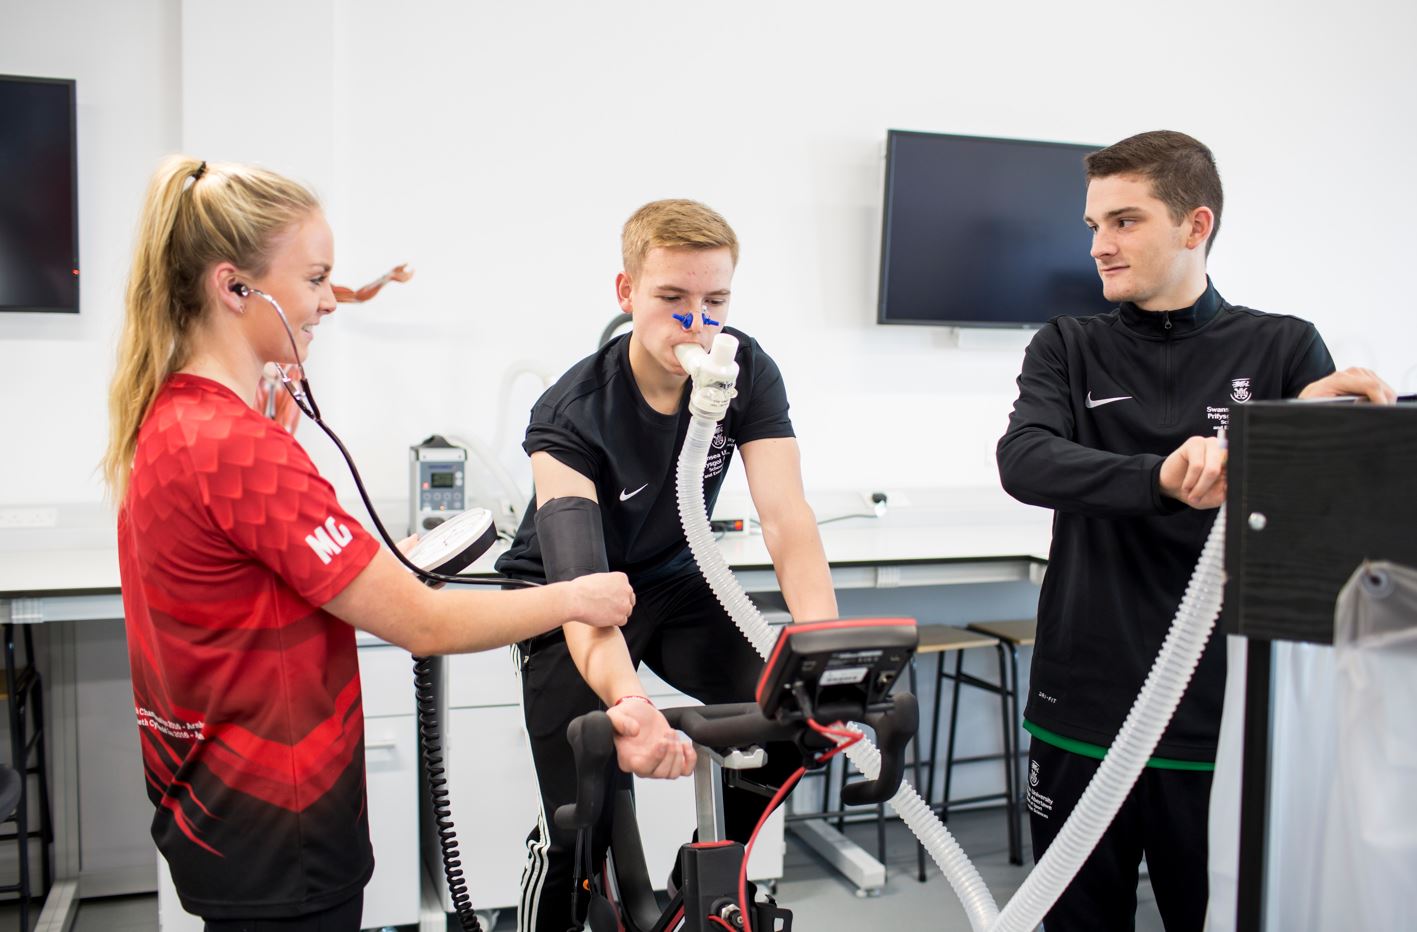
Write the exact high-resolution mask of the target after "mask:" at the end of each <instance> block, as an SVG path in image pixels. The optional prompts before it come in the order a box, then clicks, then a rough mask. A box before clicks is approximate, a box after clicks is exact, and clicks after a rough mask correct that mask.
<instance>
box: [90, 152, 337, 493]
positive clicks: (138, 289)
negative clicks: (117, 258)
mask: <svg viewBox="0 0 1417 932" xmlns="http://www.w3.org/2000/svg"><path fill="white" fill-rule="evenodd" d="M319 206H320V205H319V201H318V200H316V198H315V196H314V195H313V194H312V193H310V191H309V190H308V189H307V188H305V187H304V186H302V185H300V184H298V183H296V182H294V181H291V180H289V179H288V178H284V177H282V176H280V175H277V174H276V173H274V172H270V171H267V170H265V169H259V168H253V167H250V166H243V165H231V164H212V165H208V164H207V163H206V162H202V161H200V160H198V159H194V158H191V157H189V156H184V155H173V156H169V157H168V158H166V159H164V160H163V162H162V164H161V165H160V166H159V168H158V170H157V173H156V174H154V175H153V178H152V181H151V182H150V183H149V185H148V192H147V196H146V197H145V198H144V204H143V212H142V215H141V217H140V218H139V221H138V231H137V245H136V247H135V249H134V252H133V268H132V272H131V273H130V275H129V278H128V291H127V295H126V297H125V299H124V319H123V331H122V334H121V336H120V337H119V340H118V364H117V367H116V369H115V371H114V375H113V382H112V384H111V385H110V386H109V390H108V421H109V432H108V449H107V451H106V452H105V453H104V457H103V475H104V479H105V480H106V481H107V483H108V489H109V494H110V495H111V496H112V497H113V499H114V500H115V501H117V502H122V500H123V497H124V495H125V493H126V492H127V486H128V476H129V473H130V472H131V470H132V467H133V456H134V453H135V451H136V448H137V444H138V428H139V427H141V426H142V423H143V419H144V418H145V417H146V416H147V413H148V408H149V407H150V406H151V405H152V401H153V399H154V398H155V397H156V396H157V393H158V391H159V390H160V389H161V388H162V385H163V383H164V382H165V381H166V380H167V378H168V377H169V376H170V375H172V373H174V372H176V371H177V370H178V369H180V368H182V366H183V365H185V364H186V362H187V356H188V352H189V346H188V339H189V336H190V334H191V331H192V325H193V323H194V322H195V321H196V320H198V319H199V318H200V317H201V316H202V314H203V313H204V312H205V309H206V306H207V303H208V300H209V297H208V296H207V295H206V294H205V293H204V291H203V276H204V273H205V272H206V270H207V269H209V268H210V267H211V266H212V265H214V264H215V263H217V262H223V261H226V262H231V263H233V264H234V265H236V266H237V267H238V268H240V269H243V270H245V271H247V272H249V273H251V274H252V275H256V276H259V275H261V274H263V273H264V272H265V270H266V267H267V265H268V263H269V261H270V255H269V254H270V250H271V246H272V243H273V241H274V240H275V239H276V238H277V236H278V235H279V234H280V232H281V231H282V230H284V229H286V228H287V227H288V226H290V225H291V224H293V223H296V222H298V221H299V220H301V219H303V218H304V217H305V216H306V215H308V214H309V213H310V212H311V211H313V210H318V209H319Z"/></svg>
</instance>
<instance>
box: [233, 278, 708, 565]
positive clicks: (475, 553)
mask: <svg viewBox="0 0 1417 932" xmlns="http://www.w3.org/2000/svg"><path fill="white" fill-rule="evenodd" d="M228 287H229V288H230V290H231V292H232V293H233V294H235V295H238V296H240V297H242V298H248V297H250V296H251V295H255V296H256V297H258V298H260V299H262V300H263V301H265V302H266V303H267V304H269V305H270V306H271V307H273V308H275V311H276V314H277V315H279V317H280V323H281V326H282V327H284V328H285V335H286V338H287V339H288V340H290V355H291V358H292V359H294V360H295V362H294V363H291V364H288V365H281V364H280V363H272V365H273V366H275V369H276V371H277V372H279V373H280V383H281V384H282V385H284V386H285V390H286V392H288V393H289V394H290V398H291V400H292V401H294V402H295V405H296V407H298V408H299V409H300V411H301V413H303V414H304V415H305V416H306V417H308V418H310V420H312V421H314V422H315V424H316V425H317V426H318V427H319V428H320V430H322V431H324V432H325V435H326V436H327V437H329V438H330V440H331V441H333V442H334V445H335V447H336V448H337V449H338V450H339V452H340V455H341V456H342V457H344V461H345V463H346V464H348V466H349V472H350V475H351V476H353V477H354V485H355V488H357V489H358V490H359V498H360V499H361V500H362V501H363V502H364V507H365V509H366V510H367V511H368V512H369V520H371V521H372V522H374V527H375V529H377V530H378V532H379V537H380V538H382V539H383V541H384V543H385V544H386V545H388V548H389V550H390V551H392V552H393V555H394V556H395V557H396V558H397V559H398V561H399V562H400V563H402V564H403V565H404V567H405V568H407V569H408V570H409V571H411V572H412V573H413V574H414V575H415V576H417V577H418V578H419V579H421V580H423V581H424V582H426V583H429V584H433V583H437V584H439V585H443V584H448V583H451V584H453V585H458V586H498V587H501V588H507V587H516V588H530V587H533V586H536V585H538V584H537V583H534V582H530V581H528V580H524V579H513V578H510V577H501V576H499V577H497V578H495V579H489V578H478V577H473V576H455V575H450V574H453V573H457V572H458V571H460V570H462V569H463V568H464V567H466V566H468V565H469V564H471V563H472V562H473V561H474V560H476V559H477V558H478V557H479V556H481V555H482V554H483V553H484V552H485V551H486V550H487V547H488V546H490V545H491V542H492V540H493V539H495V538H496V529H495V528H493V527H490V526H489V527H488V528H487V529H486V530H485V531H479V532H476V533H472V534H468V535H467V539H466V546H461V541H458V542H457V543H458V544H459V545H458V546H450V545H449V542H448V541H438V540H434V538H442V537H449V538H452V537H453V536H454V535H458V534H466V529H459V527H458V525H457V523H456V519H454V520H453V521H447V522H444V523H443V524H441V525H439V526H438V527H437V528H435V529H434V530H433V531H431V532H430V533H429V534H428V535H426V536H425V537H424V538H423V539H422V540H420V541H419V545H420V547H422V546H423V545H424V543H425V542H427V543H430V544H433V545H434V549H436V550H438V551H439V552H440V553H444V554H449V556H446V557H444V558H443V559H440V560H439V562H438V568H437V570H431V569H424V568H423V567H420V566H418V565H417V564H416V563H414V562H413V561H412V560H410V559H409V558H408V557H407V556H405V555H404V553H403V551H402V550H400V549H399V548H398V544H396V543H395V542H394V538H393V535H391V534H390V533H389V531H388V529H387V528H385V527H384V522H382V521H380V520H379V515H378V513H376V512H375V511H374V503H373V502H372V501H371V500H370V498H369V492H368V490H367V489H365V488H364V479H363V477H362V476H360V475H359V468H358V467H357V466H355V465H354V457H353V456H351V455H350V452H349V450H348V448H346V447H345V445H344V441H342V440H340V439H339V436H338V435H336V434H335V432H334V431H333V430H331V429H330V426H329V425H328V424H326V423H325V420H324V418H322V417H321V416H320V406H319V405H318V404H316V403H315V393H314V392H313V391H311V389H310V378H309V376H307V375H306V374H305V365H304V363H302V362H300V349H299V347H298V346H297V345H296V343H295V331H294V330H293V329H291V326H290V319H289V318H288V317H286V316H285V310H284V309H283V308H281V306H280V302H278V301H276V299H275V298H273V297H271V296H270V295H268V294H266V293H265V292H264V291H261V290H260V289H259V288H252V287H251V286H250V285H247V284H245V283H244V282H232V283H231V284H230V285H229V286H228ZM705 316H707V315H705ZM295 368H298V369H299V370H300V377H299V378H298V379H293V378H291V376H290V370H291V369H295ZM439 544H441V545H442V546H438V545H439Z"/></svg>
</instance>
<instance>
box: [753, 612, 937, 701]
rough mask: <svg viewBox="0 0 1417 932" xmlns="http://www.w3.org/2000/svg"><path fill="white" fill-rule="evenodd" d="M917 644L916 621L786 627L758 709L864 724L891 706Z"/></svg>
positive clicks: (761, 686)
mask: <svg viewBox="0 0 1417 932" xmlns="http://www.w3.org/2000/svg"><path fill="white" fill-rule="evenodd" d="M918 641H919V638H918V636H917V634H916V630H915V619H913V618H868V619H861V620H856V621H823V622H815V623H803V624H789V625H784V626H783V628H782V630H781V631H780V632H779V633H778V636H777V643H776V644H775V645H774V646H773V650H772V654H771V655H769V657H768V662H767V664H766V666H764V667H763V673H762V676H761V678H760V679H759V680H758V692H757V701H758V705H759V706H760V707H761V708H762V710H763V714H764V715H765V716H767V717H768V718H777V719H778V720H780V721H800V720H802V719H803V718H813V719H816V720H817V721H819V722H823V723H825V722H831V721H838V720H842V721H845V720H854V721H860V720H861V719H863V718H865V716H866V714H867V713H868V712H880V711H883V710H885V709H887V708H888V707H889V706H890V696H889V694H890V691H891V687H892V686H893V685H894V684H895V681H896V680H897V679H899V678H900V673H901V671H902V670H904V669H905V665H906V664H908V663H910V658H911V656H912V655H914V653H915V647H916V644H917V643H918Z"/></svg>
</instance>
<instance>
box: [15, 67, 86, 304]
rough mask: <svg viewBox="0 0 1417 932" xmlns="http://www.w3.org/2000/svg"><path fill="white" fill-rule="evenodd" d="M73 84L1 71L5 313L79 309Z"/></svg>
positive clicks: (76, 170)
mask: <svg viewBox="0 0 1417 932" xmlns="http://www.w3.org/2000/svg"><path fill="white" fill-rule="evenodd" d="M77 153H78V147H77V145H76V137H75V132H74V82H73V81H61V80H53V79H49V78H23V77H14V76H10V75H0V312H3V311H48V312H57V313H65V314H76V313H78V311H79V217H78V209H79V195H78V169H77V164H78V156H77Z"/></svg>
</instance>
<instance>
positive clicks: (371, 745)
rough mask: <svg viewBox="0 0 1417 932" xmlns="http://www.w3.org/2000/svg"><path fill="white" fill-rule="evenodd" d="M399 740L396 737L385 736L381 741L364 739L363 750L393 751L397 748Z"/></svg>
mask: <svg viewBox="0 0 1417 932" xmlns="http://www.w3.org/2000/svg"><path fill="white" fill-rule="evenodd" d="M398 746H399V742H398V739H397V738H385V739H384V740H382V741H365V742H364V750H365V751H394V750H397V749H398Z"/></svg>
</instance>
